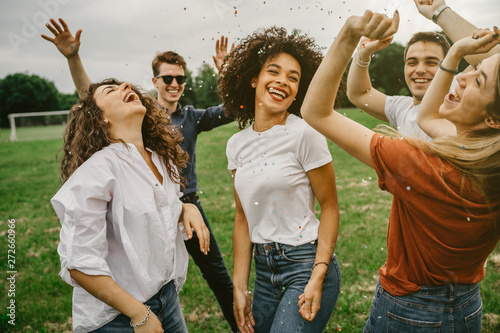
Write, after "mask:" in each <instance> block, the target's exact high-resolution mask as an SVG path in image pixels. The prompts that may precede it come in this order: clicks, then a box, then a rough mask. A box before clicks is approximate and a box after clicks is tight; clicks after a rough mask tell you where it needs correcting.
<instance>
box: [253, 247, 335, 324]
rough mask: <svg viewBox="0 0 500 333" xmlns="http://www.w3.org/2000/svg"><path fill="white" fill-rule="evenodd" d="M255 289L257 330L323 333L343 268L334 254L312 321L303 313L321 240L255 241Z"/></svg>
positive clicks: (333, 306)
mask: <svg viewBox="0 0 500 333" xmlns="http://www.w3.org/2000/svg"><path fill="white" fill-rule="evenodd" d="M254 250H255V288H254V292H253V304H252V314H253V317H254V319H255V327H254V329H255V332H256V333H260V332H266V333H268V332H283V333H291V332H322V331H323V329H324V328H325V326H326V324H327V323H328V320H329V319H330V316H331V314H332V312H333V309H334V308H335V304H336V303H337V298H338V295H339V292H340V268H339V264H338V261H337V257H336V256H335V254H334V255H333V257H332V259H331V261H330V264H329V266H328V271H327V273H326V276H325V280H324V282H323V292H322V295H321V308H320V310H319V312H318V314H317V315H316V317H315V318H314V320H313V321H312V322H309V321H307V320H305V319H303V318H302V316H301V315H300V314H299V306H298V304H297V303H298V301H299V295H301V294H302V293H303V292H304V288H305V287H306V285H307V283H308V281H309V278H310V277H311V269H312V267H313V265H314V260H315V257H316V250H317V242H314V243H306V244H303V245H300V246H291V245H284V244H280V243H267V244H255V245H254Z"/></svg>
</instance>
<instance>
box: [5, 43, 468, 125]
mask: <svg viewBox="0 0 500 333" xmlns="http://www.w3.org/2000/svg"><path fill="white" fill-rule="evenodd" d="M403 53H404V46H403V45H401V44H398V43H392V44H390V45H389V46H388V47H387V48H385V49H383V50H382V51H380V52H377V53H376V54H375V55H374V56H373V58H372V61H371V65H370V68H369V71H370V76H371V79H372V86H373V87H374V88H375V89H377V90H379V91H381V92H383V93H385V94H387V95H405V96H409V95H410V92H409V90H408V87H407V85H406V82H405V80H404V59H403ZM466 65H467V64H466V63H463V64H461V66H460V69H461V70H463V68H464V67H465V66H466ZM349 66H350V64H349ZM348 70H349V67H348V68H347V70H346V73H345V75H344V76H345V77H347V71H348ZM186 76H187V77H188V78H187V80H186V87H185V89H184V94H183V96H182V98H181V100H180V103H181V104H182V105H194V106H195V107H196V108H206V107H209V106H213V105H218V104H220V103H221V100H220V98H219V96H218V94H217V72H216V71H215V70H214V68H213V66H209V65H208V64H203V65H201V66H200V67H198V70H197V74H196V75H195V74H194V73H193V72H192V71H190V70H189V69H187V70H186ZM151 93H152V94H154V95H156V92H155V91H152V92H151ZM0 100H1V101H2V103H0V126H1V127H9V121H8V118H7V115H8V114H10V113H23V112H37V111H53V110H69V109H70V108H71V106H72V105H73V104H75V103H76V102H78V94H77V93H76V90H75V92H74V93H73V94H63V93H60V92H59V91H58V90H57V88H56V87H55V85H54V83H53V82H52V81H49V80H47V79H45V78H42V77H40V76H38V75H29V74H25V73H15V74H9V75H7V76H6V77H5V78H3V79H0ZM342 106H343V107H352V106H353V105H352V104H351V103H350V102H349V100H348V99H347V97H346V96H344V98H343V105H342ZM65 117H66V116H62V120H61V119H58V118H54V117H52V118H50V119H49V117H45V118H42V117H40V118H41V119H38V118H39V117H36V118H32V119H30V118H21V119H19V121H23V122H25V124H24V125H46V124H47V122H48V121H56V122H57V123H61V121H64V119H65ZM21 125H23V124H21Z"/></svg>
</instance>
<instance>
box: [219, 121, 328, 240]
mask: <svg viewBox="0 0 500 333" xmlns="http://www.w3.org/2000/svg"><path fill="white" fill-rule="evenodd" d="M226 154H227V158H228V168H229V169H230V170H236V174H235V188H236V192H237V193H238V196H239V199H240V201H241V204H242V206H243V211H244V212H245V216H246V218H247V221H248V227H249V231H250V240H251V241H252V243H260V244H263V243H270V242H278V243H283V244H288V245H293V246H298V245H302V244H305V243H307V242H310V241H313V240H316V239H317V238H318V228H319V221H318V219H317V218H316V216H315V214H314V210H315V204H316V201H315V196H314V192H313V190H312V187H311V183H310V181H309V178H308V177H307V174H306V172H308V171H310V170H313V169H316V168H319V167H321V166H323V165H325V164H327V163H329V162H331V160H332V156H331V154H330V151H329V150H328V145H327V143H326V139H325V137H324V136H323V135H321V134H320V133H318V132H317V131H316V130H314V129H313V128H312V127H310V126H309V125H308V124H307V123H306V122H305V121H304V120H303V119H301V118H299V117H297V116H295V115H292V114H291V115H289V116H288V118H287V120H286V124H285V125H275V126H274V127H272V128H271V129H269V130H267V131H264V132H255V131H254V130H253V128H252V126H250V127H248V128H246V129H244V130H242V131H241V132H239V133H236V134H235V135H233V136H232V137H231V138H230V139H229V141H228V143H227V150H226Z"/></svg>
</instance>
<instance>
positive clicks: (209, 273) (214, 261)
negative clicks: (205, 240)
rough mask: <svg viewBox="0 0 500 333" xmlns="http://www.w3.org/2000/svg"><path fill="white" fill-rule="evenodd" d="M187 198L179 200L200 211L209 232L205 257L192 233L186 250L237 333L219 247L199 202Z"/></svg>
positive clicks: (226, 276) (227, 280)
mask: <svg viewBox="0 0 500 333" xmlns="http://www.w3.org/2000/svg"><path fill="white" fill-rule="evenodd" d="M187 197H188V196H186V197H183V198H181V200H182V201H183V202H189V203H192V204H194V205H195V206H196V207H198V209H199V210H200V213H201V216H203V221H205V225H206V226H207V228H208V231H210V251H209V252H208V254H207V255H204V254H203V253H202V252H201V251H200V240H199V238H198V236H197V235H196V233H193V238H191V239H190V240H187V241H186V242H185V244H186V249H187V251H188V252H189V254H190V255H191V257H192V258H193V260H194V262H195V264H196V265H197V266H198V267H199V268H200V271H201V274H202V275H203V278H204V279H205V280H206V281H207V283H208V286H209V287H210V289H212V292H213V293H214V295H215V298H216V299H217V302H219V305H220V308H221V310H222V314H223V315H224V318H226V320H227V322H228V323H229V325H230V326H231V330H232V331H233V332H237V331H238V325H236V320H235V319H234V313H233V282H232V281H231V277H230V276H229V272H228V270H227V268H226V265H225V263H224V258H222V254H221V252H220V249H219V245H218V244H217V241H216V240H215V237H214V234H213V232H212V229H211V228H210V224H209V223H208V219H207V217H206V215H205V212H204V211H203V208H202V207H201V203H200V200H199V199H198V196H197V195H191V196H189V199H188V200H186V199H187Z"/></svg>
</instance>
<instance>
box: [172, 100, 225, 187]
mask: <svg viewBox="0 0 500 333" xmlns="http://www.w3.org/2000/svg"><path fill="white" fill-rule="evenodd" d="M171 120H172V125H174V126H176V127H177V128H179V129H180V130H181V133H182V136H183V137H184V140H182V142H181V147H182V149H183V150H184V151H185V152H186V153H188V155H189V161H188V163H187V164H186V168H185V169H184V170H182V172H181V174H182V176H183V177H184V178H186V181H187V184H186V188H185V190H184V195H186V194H190V193H195V192H196V191H198V190H199V188H198V178H197V176H196V140H197V139H198V134H199V133H201V132H203V131H210V130H211V129H212V128H215V127H218V126H221V125H224V124H227V123H230V122H232V121H233V120H234V119H233V118H232V117H226V115H225V114H224V111H223V110H222V104H221V105H219V106H212V107H209V108H208V109H195V108H194V107H193V106H192V105H188V106H185V107H182V106H181V105H180V103H177V110H175V112H173V113H172V114H171Z"/></svg>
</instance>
